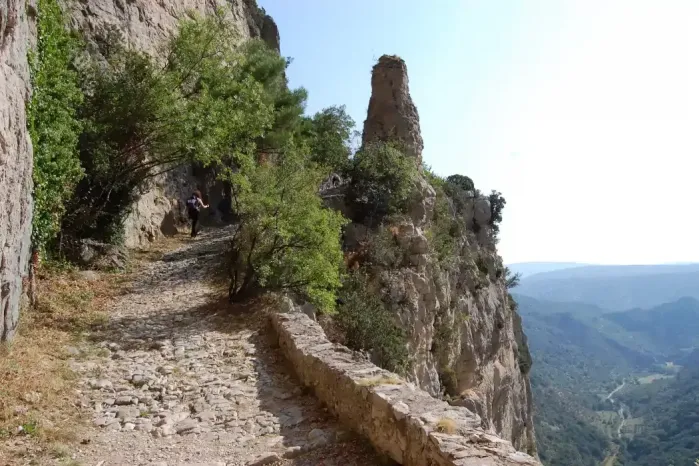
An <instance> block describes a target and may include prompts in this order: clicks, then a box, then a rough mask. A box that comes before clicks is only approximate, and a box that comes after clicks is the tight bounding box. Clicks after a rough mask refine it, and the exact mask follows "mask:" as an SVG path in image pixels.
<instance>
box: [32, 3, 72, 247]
mask: <svg viewBox="0 0 699 466" xmlns="http://www.w3.org/2000/svg"><path fill="white" fill-rule="evenodd" d="M37 7H38V22H37V36H38V37H37V39H38V40H37V48H36V51H35V53H32V54H31V55H30V56H29V64H30V69H31V78H32V88H33V92H32V100H31V102H30V104H29V106H28V109H27V110H28V118H27V121H28V126H29V134H30V136H31V139H32V144H33V146H34V173H33V178H34V217H33V226H32V243H33V247H34V248H35V249H37V250H39V251H41V252H46V250H47V248H48V247H49V246H50V243H51V242H52V241H53V240H54V239H55V238H56V235H57V234H58V231H59V229H60V224H61V219H62V217H63V215H64V214H65V210H66V209H65V203H66V201H67V199H68V198H69V197H70V196H71V194H72V193H73V189H74V188H75V185H76V183H77V182H78V181H79V180H80V179H81V177H82V176H83V170H82V168H81V166H80V159H79V157H78V150H77V146H78V137H79V134H80V130H81V124H80V121H79V120H78V117H77V114H76V113H77V108H78V106H79V105H80V103H81V102H82V98H83V96H82V92H81V91H80V88H79V86H78V75H77V73H76V71H75V70H74V69H73V68H72V66H71V63H72V61H73V59H74V56H75V54H76V52H77V51H78V50H79V44H78V42H77V41H76V40H74V39H73V38H72V37H71V36H70V33H69V32H68V31H67V30H66V29H65V27H64V18H63V13H62V11H61V9H60V7H59V5H58V3H57V1H56V0H39V3H38V5H37Z"/></svg>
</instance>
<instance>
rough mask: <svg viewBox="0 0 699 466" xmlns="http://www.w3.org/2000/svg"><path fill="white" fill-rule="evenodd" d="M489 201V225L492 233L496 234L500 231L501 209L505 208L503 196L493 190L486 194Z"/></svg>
mask: <svg viewBox="0 0 699 466" xmlns="http://www.w3.org/2000/svg"><path fill="white" fill-rule="evenodd" d="M488 200H489V201H490V226H491V227H492V228H493V234H495V235H497V234H498V233H499V232H500V222H502V210H503V209H504V208H505V203H506V202H505V198H504V197H502V194H500V193H499V192H497V191H495V190H493V191H492V192H491V193H490V195H489V196H488Z"/></svg>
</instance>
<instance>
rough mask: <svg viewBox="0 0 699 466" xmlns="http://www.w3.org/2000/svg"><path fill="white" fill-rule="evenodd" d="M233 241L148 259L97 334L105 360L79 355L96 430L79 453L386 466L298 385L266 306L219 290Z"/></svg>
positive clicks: (127, 459) (104, 464)
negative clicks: (251, 305) (249, 305)
mask: <svg viewBox="0 0 699 466" xmlns="http://www.w3.org/2000/svg"><path fill="white" fill-rule="evenodd" d="M228 233H230V232H228ZM226 237H227V235H226V230H217V231H213V232H209V233H208V234H206V233H205V234H203V235H202V236H201V237H200V238H198V239H197V240H195V241H190V242H188V243H187V244H186V245H185V246H184V247H182V248H180V249H178V250H176V251H173V252H170V253H168V254H165V255H164V257H163V258H162V259H161V260H159V261H157V262H153V263H150V264H147V265H146V266H145V267H144V268H143V270H142V271H141V272H140V273H138V274H137V275H136V277H137V281H136V282H134V283H133V285H132V287H131V289H130V291H129V292H128V293H127V294H125V295H124V296H123V297H121V299H119V300H118V301H117V302H116V303H115V304H114V306H113V309H112V310H111V312H110V321H109V323H108V324H107V325H106V327H105V329H104V330H103V331H102V332H100V333H99V334H98V335H95V338H94V340H96V341H95V342H94V343H91V344H90V345H92V344H94V345H96V348H97V351H95V347H91V351H90V354H94V356H91V357H88V358H76V359H75V360H74V361H73V365H74V368H75V370H76V371H78V373H79V374H80V377H81V382H80V383H81V396H82V397H83V404H84V405H85V406H87V407H88V409H89V410H90V411H91V413H92V415H93V421H92V422H93V425H94V427H93V428H92V430H91V432H90V435H89V436H88V437H86V438H85V439H84V440H83V441H82V443H83V444H82V445H81V448H80V451H79V452H78V453H77V455H76V458H75V459H76V460H77V461H78V462H79V464H83V465H99V466H111V465H160V466H172V465H183V466H184V465H202V466H203V465H212V466H213V465H224V466H231V465H235V466H237V465H252V464H259V465H262V464H278V465H291V464H294V465H308V466H310V465H313V466H316V465H328V466H330V465H337V466H340V465H342V466H351V465H362V466H365V465H373V464H381V463H380V461H379V459H378V457H377V456H376V455H375V453H373V451H372V450H371V449H370V448H368V447H367V446H366V444H365V443H364V442H363V441H361V440H359V439H357V438H355V437H353V436H352V435H350V434H349V433H348V432H346V431H345V430H343V429H342V428H341V426H340V425H339V424H338V423H337V422H336V421H334V420H333V419H332V418H331V417H330V416H329V415H328V414H327V413H326V411H325V410H324V409H323V408H322V407H320V406H319V404H318V402H317V401H316V400H315V398H313V397H312V396H311V395H309V394H306V393H304V391H303V390H302V389H301V388H300V387H299V386H298V384H297V382H296V380H295V378H294V377H293V376H292V375H291V374H290V373H289V372H288V369H287V368H286V365H285V363H284V361H283V360H282V357H281V355H280V354H279V352H278V351H277V350H276V349H275V348H274V344H273V342H271V341H270V339H269V336H268V327H267V325H268V324H267V319H265V318H264V315H263V313H262V311H257V312H254V311H251V310H244V309H236V310H232V309H231V307H230V306H229V305H228V304H227V302H226V300H225V299H222V298H221V296H220V292H219V293H218V294H217V293H215V292H214V291H213V289H212V286H211V285H210V284H209V283H210V281H208V280H207V278H208V277H209V274H210V271H211V270H212V267H214V266H215V265H216V264H217V263H218V262H220V261H221V260H222V258H221V256H222V251H223V250H224V249H225V246H226V242H225V240H226ZM85 349H86V350H87V349H88V348H85ZM86 352H87V351H86Z"/></svg>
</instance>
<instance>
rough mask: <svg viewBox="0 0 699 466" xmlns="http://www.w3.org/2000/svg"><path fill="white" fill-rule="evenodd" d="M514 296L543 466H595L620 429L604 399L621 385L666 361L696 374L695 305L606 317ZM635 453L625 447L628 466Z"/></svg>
mask: <svg viewBox="0 0 699 466" xmlns="http://www.w3.org/2000/svg"><path fill="white" fill-rule="evenodd" d="M513 296H514V298H515V300H516V301H517V304H518V308H519V312H520V314H521V316H522V323H523V327H524V330H525V332H526V334H527V338H528V342H529V348H530V351H531V353H532V358H533V366H532V370H531V381H532V389H533V391H534V403H535V409H536V415H535V422H536V429H537V435H538V436H539V441H538V442H539V449H540V452H541V458H542V460H543V461H544V464H546V465H547V466H564V465H565V466H582V465H598V464H600V460H601V457H604V454H603V452H604V451H606V450H608V449H609V448H611V445H612V444H611V439H612V436H615V435H616V432H617V427H616V426H618V423H619V422H621V419H620V418H618V417H617V418H616V419H614V416H615V413H616V411H617V410H618V406H614V405H612V404H611V403H610V402H609V401H605V400H604V398H605V395H606V394H609V393H610V392H611V391H612V390H613V389H614V388H616V387H618V386H619V385H620V384H621V383H622V381H623V380H626V381H628V380H633V379H635V378H636V377H638V376H641V375H643V374H651V373H654V372H657V370H658V366H659V365H660V364H661V363H665V362H668V361H672V362H675V363H676V364H680V365H684V364H686V365H687V366H696V367H699V358H697V359H695V358H694V357H696V354H699V351H695V352H694V353H692V352H691V350H689V349H690V348H692V347H698V348H699V301H697V300H695V299H692V298H682V299H679V300H677V301H674V302H671V303H666V304H662V305H660V306H657V307H654V308H652V309H648V310H643V309H631V310H627V311H623V312H611V311H608V310H606V309H604V308H602V307H599V306H595V305H589V304H585V303H579V302H577V303H576V302H573V303H571V302H555V301H543V300H538V299H535V298H531V297H529V296H523V295H519V294H517V293H514V294H513ZM627 386H628V384H627ZM651 386H653V385H652V384H651ZM697 396H699V393H698V394H697ZM636 417H638V416H636ZM604 432H607V434H605V433H604ZM682 438H683V437H682ZM605 439H606V440H605ZM642 445H643V444H642ZM642 445H637V444H633V445H630V450H629V451H628V452H627V458H629V463H628V464H636V463H633V460H630V458H631V457H632V456H633V457H634V458H636V459H638V458H641V457H642V450H641V449H642V448H645V447H643V446H642ZM672 445H674V444H672ZM672 445H670V446H667V448H671V449H672V448H675V447H674V446H672ZM601 452H602V453H601ZM638 464H643V465H644V466H645V464H647V463H644V462H641V463H638ZM658 464H660V463H658ZM663 464H665V463H663ZM667 464H670V463H667ZM676 464H680V463H676Z"/></svg>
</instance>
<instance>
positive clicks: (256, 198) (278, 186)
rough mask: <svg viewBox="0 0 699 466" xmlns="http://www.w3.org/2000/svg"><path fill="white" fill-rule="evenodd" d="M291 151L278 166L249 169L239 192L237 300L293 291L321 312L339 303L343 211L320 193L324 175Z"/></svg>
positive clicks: (234, 267) (233, 285)
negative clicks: (324, 200)
mask: <svg viewBox="0 0 699 466" xmlns="http://www.w3.org/2000/svg"><path fill="white" fill-rule="evenodd" d="M299 152H301V150H297V151H296V152H292V151H287V152H286V153H285V154H284V157H283V158H282V159H281V160H280V162H279V163H277V164H261V165H259V166H257V167H253V168H249V169H247V170H246V171H245V176H246V177H247V188H246V189H244V190H241V192H240V193H239V194H238V200H237V205H238V209H239V210H238V214H239V215H240V217H241V220H240V225H239V227H238V230H237V231H236V234H235V236H234V238H233V261H232V263H231V287H230V297H231V299H232V300H240V299H244V298H247V297H249V296H250V295H251V294H254V293H260V292H263V291H271V290H275V291H278V290H283V291H293V292H296V293H300V294H302V295H304V296H306V297H307V298H308V299H309V300H310V301H311V302H313V303H314V304H315V305H316V306H318V308H319V309H320V310H321V311H322V312H331V311H333V309H334V306H335V290H336V289H337V288H338V287H339V286H340V266H341V264H342V250H341V247H340V231H341V229H342V226H343V225H344V224H345V220H344V219H343V217H342V216H341V214H339V213H337V212H335V211H332V210H329V209H326V208H324V207H323V205H322V201H321V199H320V198H319V197H318V195H317V186H318V185H319V183H320V180H321V178H322V173H321V172H319V171H318V170H313V169H311V168H309V167H308V166H307V161H305V160H304V159H303V158H302V157H301V156H300V155H299Z"/></svg>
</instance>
